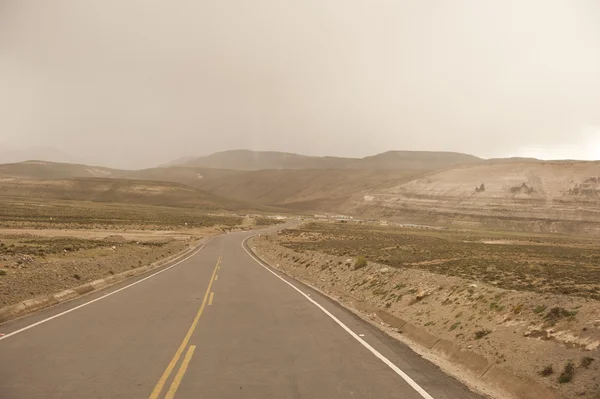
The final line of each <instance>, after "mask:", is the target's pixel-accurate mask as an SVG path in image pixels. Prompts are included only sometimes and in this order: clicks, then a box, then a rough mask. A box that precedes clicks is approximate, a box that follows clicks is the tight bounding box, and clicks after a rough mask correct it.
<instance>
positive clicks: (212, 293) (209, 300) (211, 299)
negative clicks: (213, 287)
mask: <svg viewBox="0 0 600 399" xmlns="http://www.w3.org/2000/svg"><path fill="white" fill-rule="evenodd" d="M214 297H215V293H214V292H211V293H210V298H208V304H209V305H212V301H213V298H214Z"/></svg>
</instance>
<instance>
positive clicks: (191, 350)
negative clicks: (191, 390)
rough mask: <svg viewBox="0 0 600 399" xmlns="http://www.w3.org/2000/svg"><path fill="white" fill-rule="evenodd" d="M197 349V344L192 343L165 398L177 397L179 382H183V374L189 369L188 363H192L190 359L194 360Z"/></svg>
mask: <svg viewBox="0 0 600 399" xmlns="http://www.w3.org/2000/svg"><path fill="white" fill-rule="evenodd" d="M195 350H196V345H190V347H189V349H188V351H187V353H186V354H185V357H184V358H183V363H181V367H179V371H178V372H177V374H176V375H175V378H174V379H173V382H172V383H171V386H170V387H169V391H168V392H167V395H166V396H165V399H173V398H174V397H175V393H176V392H177V389H178V388H179V384H181V380H183V376H184V375H185V372H186V371H187V368H188V365H189V364H190V360H192V356H193V355H194V351H195Z"/></svg>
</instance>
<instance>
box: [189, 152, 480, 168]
mask: <svg viewBox="0 0 600 399" xmlns="http://www.w3.org/2000/svg"><path fill="white" fill-rule="evenodd" d="M478 162H483V160H482V159H481V158H477V157H475V156H473V155H468V154H462V153H456V152H438V151H388V152H385V153H382V154H377V155H373V156H368V157H364V158H341V157H315V156H307V155H298V154H291V153H285V152H275V151H249V150H233V151H223V152H217V153H215V154H212V155H209V156H206V157H199V158H196V159H194V160H192V161H186V162H183V163H181V164H180V165H179V166H195V167H205V168H215V169H236V170H264V169H401V170H405V169H409V170H416V169H422V170H433V169H440V168H446V167H449V166H453V165H460V164H470V163H478Z"/></svg>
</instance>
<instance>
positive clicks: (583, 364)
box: [580, 356, 594, 369]
mask: <svg viewBox="0 0 600 399" xmlns="http://www.w3.org/2000/svg"><path fill="white" fill-rule="evenodd" d="M593 361H594V358H592V357H589V356H584V357H582V358H581V363H580V365H581V367H583V368H585V369H587V368H588V367H590V364H592V362H593Z"/></svg>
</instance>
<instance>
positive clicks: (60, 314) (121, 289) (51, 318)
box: [0, 244, 206, 341]
mask: <svg viewBox="0 0 600 399" xmlns="http://www.w3.org/2000/svg"><path fill="white" fill-rule="evenodd" d="M204 245H206V244H202V246H201V247H200V248H198V249H197V250H196V251H194V253H192V254H191V255H190V256H188V257H186V258H185V259H182V260H180V261H179V262H177V263H174V264H172V265H171V266H169V267H166V268H164V269H162V270H159V271H157V272H156V273H153V274H151V275H149V276H147V277H144V278H143V279H141V280H138V281H136V282H134V283H131V284H129V285H126V286H125V287H121V288H119V289H118V290H115V291H112V292H109V293H108V294H104V295H102V296H101V297H98V298H96V299H92V300H91V301H89V302H85V303H82V304H81V305H79V306H75V307H74V308H71V309H67V310H65V311H64V312H60V313H58V314H55V315H54V316H50V317H48V318H46V319H43V320H40V321H38V322H36V323H33V324H30V325H28V326H27V327H23V328H21V329H19V330H16V331H13V332H11V333H8V334H6V335H3V336H0V341H2V340H3V339H6V338H10V337H12V336H13V335H17V334H19V333H22V332H24V331H27V330H29V329H30V328H33V327H36V326H39V325H40V324H44V323H46V322H48V321H50V320H53V319H56V318H57V317H60V316H64V315H66V314H67V313H71V312H74V311H76V310H77V309H81V308H83V307H84V306H87V305H91V304H92V303H94V302H97V301H99V300H101V299H104V298H107V297H109V296H111V295H114V294H116V293H117V292H121V291H123V290H125V289H127V288H130V287H133V286H134V285H137V284H139V283H141V282H143V281H146V280H148V279H149V278H152V277H154V276H156V275H158V274H160V273H163V272H166V271H167V270H169V269H171V268H173V267H175V266H177V265H179V264H181V263H183V262H185V261H186V260H188V259H190V258H191V257H192V256H194V255H196V254H197V253H198V252H200V251H201V250H202V248H204Z"/></svg>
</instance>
